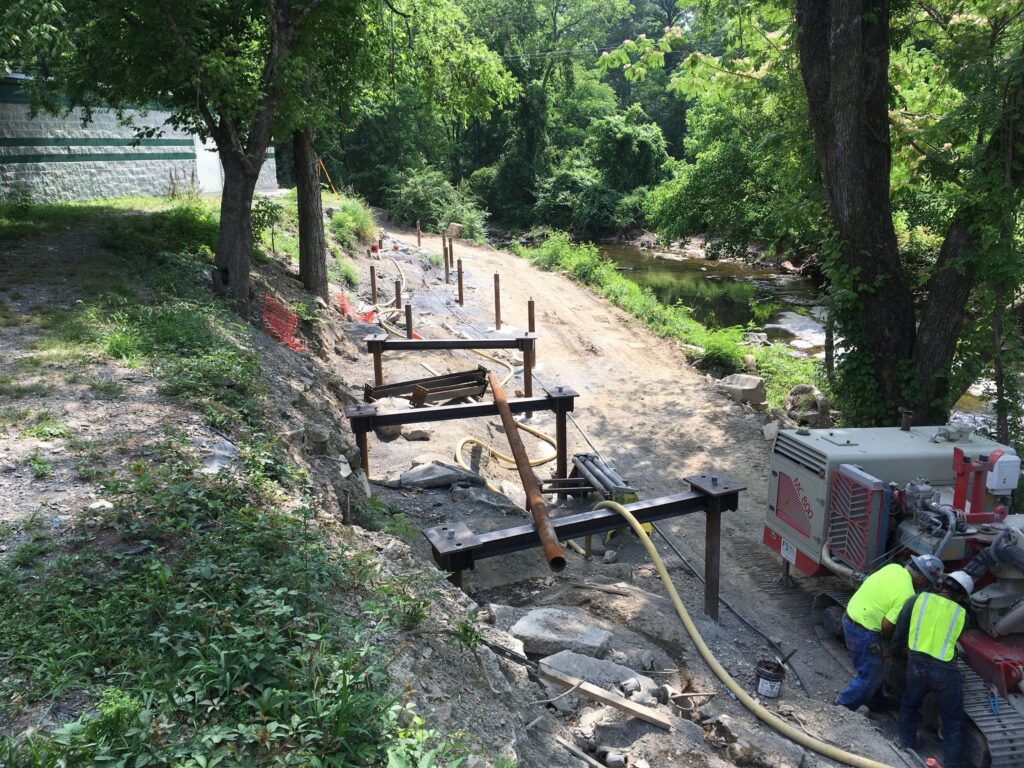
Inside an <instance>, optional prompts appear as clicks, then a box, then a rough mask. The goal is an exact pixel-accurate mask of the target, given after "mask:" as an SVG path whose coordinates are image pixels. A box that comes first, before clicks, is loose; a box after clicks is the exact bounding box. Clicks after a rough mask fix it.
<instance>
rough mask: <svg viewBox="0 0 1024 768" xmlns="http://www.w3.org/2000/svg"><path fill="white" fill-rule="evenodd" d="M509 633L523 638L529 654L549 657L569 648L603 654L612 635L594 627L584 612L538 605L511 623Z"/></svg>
mask: <svg viewBox="0 0 1024 768" xmlns="http://www.w3.org/2000/svg"><path fill="white" fill-rule="evenodd" d="M509 633H510V634H511V635H512V636H513V637H518V638H519V639H520V640H522V641H523V647H524V648H525V649H526V652H527V653H529V654H535V655H539V656H550V655H552V654H557V653H558V652H559V651H564V650H569V651H575V652H576V653H583V654H586V655H587V656H604V654H605V652H606V651H607V650H608V645H609V643H610V642H611V639H612V634H611V632H609V631H608V630H606V629H601V628H600V627H595V626H594V625H593V624H591V623H590V617H589V616H587V614H585V613H584V612H583V611H578V610H572V609H566V608H537V609H536V610H533V611H530V612H529V613H528V614H526V615H525V616H523V618H521V619H520V620H519V621H517V622H516V623H515V624H513V625H512V628H511V629H510V630H509Z"/></svg>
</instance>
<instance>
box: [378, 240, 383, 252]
mask: <svg viewBox="0 0 1024 768" xmlns="http://www.w3.org/2000/svg"><path fill="white" fill-rule="evenodd" d="M383 250H384V238H383V237H378V238H377V253H380V252H381V251H383Z"/></svg>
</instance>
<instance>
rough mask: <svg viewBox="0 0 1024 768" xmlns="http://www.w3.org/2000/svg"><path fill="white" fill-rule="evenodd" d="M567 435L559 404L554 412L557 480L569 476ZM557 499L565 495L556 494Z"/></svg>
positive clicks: (564, 413) (564, 419) (562, 410)
mask: <svg viewBox="0 0 1024 768" xmlns="http://www.w3.org/2000/svg"><path fill="white" fill-rule="evenodd" d="M568 443H569V435H568V431H567V429H566V412H565V410H564V409H563V408H562V407H561V403H559V408H558V410H557V411H555V474H557V475H558V479H559V480H564V479H565V478H567V477H568V476H569V453H568V451H569V446H568ZM558 498H559V499H565V498H566V494H565V493H559V494H558Z"/></svg>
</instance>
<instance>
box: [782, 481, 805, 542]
mask: <svg viewBox="0 0 1024 768" xmlns="http://www.w3.org/2000/svg"><path fill="white" fill-rule="evenodd" d="M775 515H776V517H778V518H779V520H781V521H782V522H784V523H785V524H786V525H788V526H789V527H790V528H792V529H793V530H794V531H796V532H797V533H799V534H801V535H802V536H806V537H808V538H810V536H811V518H810V517H809V516H808V514H807V511H806V510H805V509H804V505H803V504H801V503H800V490H799V489H798V488H797V485H796V483H795V482H794V481H793V478H791V477H790V476H789V475H787V474H786V473H785V472H779V490H778V493H777V495H776V497H775Z"/></svg>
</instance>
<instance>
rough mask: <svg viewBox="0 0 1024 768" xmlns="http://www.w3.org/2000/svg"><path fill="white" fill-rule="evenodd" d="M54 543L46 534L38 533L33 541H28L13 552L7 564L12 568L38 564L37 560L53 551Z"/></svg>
mask: <svg viewBox="0 0 1024 768" xmlns="http://www.w3.org/2000/svg"><path fill="white" fill-rule="evenodd" d="M53 549H54V545H53V542H52V541H50V540H49V539H48V538H47V537H46V536H42V535H40V534H36V535H35V536H33V537H32V540H31V541H26V542H25V543H24V544H22V545H21V546H20V547H18V548H17V549H16V550H14V552H13V553H12V554H11V556H10V558H8V560H7V564H8V565H9V566H10V567H11V568H27V567H28V566H30V565H36V564H37V561H38V560H39V559H40V558H42V557H45V556H46V555H48V554H50V553H51V552H53Z"/></svg>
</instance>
